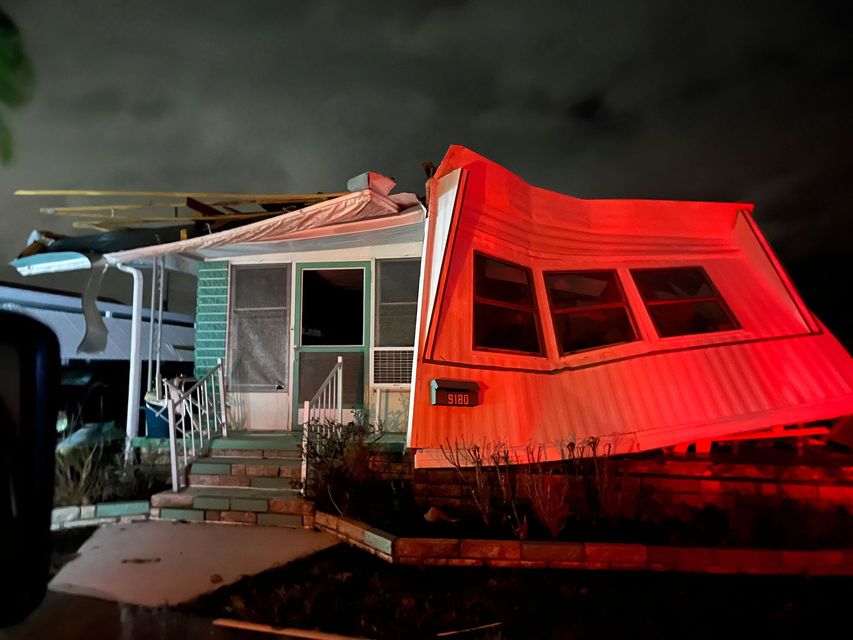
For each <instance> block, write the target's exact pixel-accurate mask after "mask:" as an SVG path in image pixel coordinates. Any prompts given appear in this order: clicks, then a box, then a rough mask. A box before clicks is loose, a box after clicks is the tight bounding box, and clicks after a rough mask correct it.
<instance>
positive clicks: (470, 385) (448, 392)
mask: <svg viewBox="0 0 853 640" xmlns="http://www.w3.org/2000/svg"><path fill="white" fill-rule="evenodd" d="M429 389H430V393H429V400H430V404H433V405H438V406H442V407H475V406H477V405H478V404H480V385H479V384H477V383H476V382H471V381H470V380H447V379H446V378H436V379H435V380H431V381H430V383H429Z"/></svg>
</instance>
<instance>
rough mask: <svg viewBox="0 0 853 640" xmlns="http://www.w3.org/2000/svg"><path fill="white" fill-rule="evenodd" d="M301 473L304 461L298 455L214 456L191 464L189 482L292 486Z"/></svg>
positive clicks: (215, 484) (223, 484)
mask: <svg viewBox="0 0 853 640" xmlns="http://www.w3.org/2000/svg"><path fill="white" fill-rule="evenodd" d="M301 473H302V461H301V460H299V459H298V458H254V457H251V458H250V457H248V456H236V457H232V456H228V457H226V456H212V457H208V458H199V459H198V460H195V461H194V462H192V463H191V465H190V469H189V475H188V483H189V485H190V486H208V487H209V486H219V487H256V488H259V489H291V488H293V486H292V485H293V482H296V481H298V480H299V478H300V475H301Z"/></svg>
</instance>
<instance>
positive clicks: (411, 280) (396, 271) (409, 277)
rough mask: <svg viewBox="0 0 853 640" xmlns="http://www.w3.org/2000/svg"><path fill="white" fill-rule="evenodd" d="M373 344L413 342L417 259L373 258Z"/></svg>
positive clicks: (400, 345) (404, 343) (418, 277)
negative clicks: (374, 329) (374, 276)
mask: <svg viewBox="0 0 853 640" xmlns="http://www.w3.org/2000/svg"><path fill="white" fill-rule="evenodd" d="M376 271H377V278H376V346H377V347H411V346H413V345H414V344H415V323H416V316H417V312H418V283H419V281H420V271H421V261H420V260H418V259H414V260H377V261H376Z"/></svg>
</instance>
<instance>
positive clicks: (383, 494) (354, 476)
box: [303, 415, 414, 522]
mask: <svg viewBox="0 0 853 640" xmlns="http://www.w3.org/2000/svg"><path fill="white" fill-rule="evenodd" d="M382 434H383V431H382V426H381V425H372V424H370V423H369V421H368V419H367V416H366V415H359V416H357V417H356V420H355V421H353V422H352V423H350V424H348V425H342V424H339V423H336V422H334V421H325V422H323V423H320V422H315V423H313V424H311V425H310V426H309V428H308V437H307V447H305V445H303V449H304V450H303V456H304V457H305V459H306V461H307V467H308V474H307V476H308V477H307V480H306V486H305V487H304V489H305V496H306V497H307V498H309V499H312V500H314V501H315V502H316V503H317V505H318V507H319V508H320V509H325V510H329V511H334V512H337V513H339V514H341V515H348V516H357V517H362V518H369V519H371V521H372V522H379V521H383V520H385V519H387V518H388V517H389V516H392V517H393V515H394V514H400V513H404V512H405V513H408V512H410V511H411V510H412V508H413V504H414V499H413V496H412V491H411V487H410V486H409V483H407V482H404V481H402V480H398V479H393V480H390V479H387V478H384V477H383V471H384V469H383V466H382V465H381V464H380V461H381V460H383V457H382V456H381V455H379V451H378V447H377V443H378V441H379V440H380V439H381V438H382Z"/></svg>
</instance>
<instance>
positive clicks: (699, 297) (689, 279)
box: [631, 267, 739, 338]
mask: <svg viewBox="0 0 853 640" xmlns="http://www.w3.org/2000/svg"><path fill="white" fill-rule="evenodd" d="M631 275H632V276H633V277H634V281H635V282H636V283H637V288H638V289H639V291H640V295H641V296H642V297H643V300H644V301H645V303H646V308H647V309H648V311H649V315H650V316H651V318H652V322H653V323H654V325H655V328H656V329H657V331H658V334H660V336H661V337H662V338H668V337H671V336H684V335H690V334H696V333H712V332H714V331H731V330H732V329H737V328H738V327H739V325H738V323H737V321H736V320H735V318H734V316H733V315H732V313H731V311H730V310H729V308H728V306H727V305H726V303H725V301H724V300H723V299H722V297H721V296H720V294H719V292H718V291H717V289H716V288H715V287H714V285H713V284H712V283H711V280H710V279H709V278H708V274H707V273H705V270H704V269H702V268H701V267H683V268H677V269H635V270H632V271H631Z"/></svg>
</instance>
